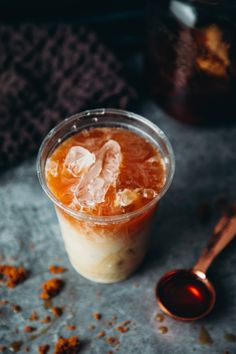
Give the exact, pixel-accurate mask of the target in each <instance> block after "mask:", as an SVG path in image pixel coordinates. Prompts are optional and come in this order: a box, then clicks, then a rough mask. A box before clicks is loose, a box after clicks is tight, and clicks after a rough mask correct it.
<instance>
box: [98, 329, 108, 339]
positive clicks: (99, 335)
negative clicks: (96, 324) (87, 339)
mask: <svg viewBox="0 0 236 354" xmlns="http://www.w3.org/2000/svg"><path fill="white" fill-rule="evenodd" d="M105 335H106V332H105V331H100V332H98V334H97V338H103V337H105Z"/></svg>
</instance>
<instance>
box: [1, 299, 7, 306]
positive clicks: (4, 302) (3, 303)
mask: <svg viewBox="0 0 236 354" xmlns="http://www.w3.org/2000/svg"><path fill="white" fill-rule="evenodd" d="M7 304H9V301H8V300H0V305H7Z"/></svg>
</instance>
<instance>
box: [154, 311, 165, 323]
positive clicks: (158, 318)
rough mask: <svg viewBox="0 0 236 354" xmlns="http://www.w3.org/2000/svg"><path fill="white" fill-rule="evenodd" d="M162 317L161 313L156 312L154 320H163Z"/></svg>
mask: <svg viewBox="0 0 236 354" xmlns="http://www.w3.org/2000/svg"><path fill="white" fill-rule="evenodd" d="M164 319H165V317H164V316H163V315H162V314H161V313H158V314H157V315H156V317H155V320H156V321H159V322H163V321H164Z"/></svg>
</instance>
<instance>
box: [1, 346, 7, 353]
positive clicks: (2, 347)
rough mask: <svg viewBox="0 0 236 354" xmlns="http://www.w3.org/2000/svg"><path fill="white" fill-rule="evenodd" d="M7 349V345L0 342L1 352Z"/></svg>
mask: <svg viewBox="0 0 236 354" xmlns="http://www.w3.org/2000/svg"><path fill="white" fill-rule="evenodd" d="M5 350H7V347H5V345H1V344H0V353H3V352H4V351H5Z"/></svg>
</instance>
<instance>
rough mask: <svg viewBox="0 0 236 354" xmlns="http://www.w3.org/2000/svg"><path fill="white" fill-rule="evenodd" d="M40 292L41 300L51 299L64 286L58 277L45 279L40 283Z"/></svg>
mask: <svg viewBox="0 0 236 354" xmlns="http://www.w3.org/2000/svg"><path fill="white" fill-rule="evenodd" d="M41 287H42V292H41V294H40V298H41V299H42V300H47V299H51V298H52V297H54V296H56V295H58V294H59V293H60V292H61V290H62V288H63V287H64V281H63V280H61V279H58V278H52V279H49V280H47V281H45V282H44V283H43V284H42V285H41Z"/></svg>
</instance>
